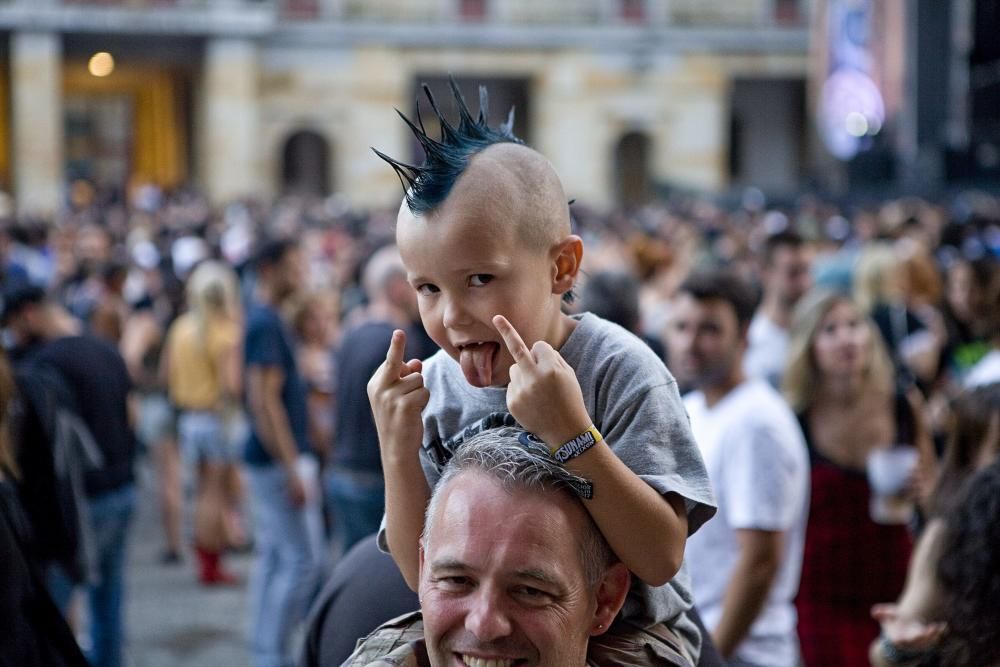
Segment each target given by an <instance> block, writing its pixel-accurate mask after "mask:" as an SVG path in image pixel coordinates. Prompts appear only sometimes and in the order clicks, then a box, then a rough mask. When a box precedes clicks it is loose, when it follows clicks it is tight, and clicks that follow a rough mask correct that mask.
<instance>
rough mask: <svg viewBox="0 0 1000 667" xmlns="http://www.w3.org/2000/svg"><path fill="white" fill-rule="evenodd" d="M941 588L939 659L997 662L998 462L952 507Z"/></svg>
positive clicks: (981, 666)
mask: <svg viewBox="0 0 1000 667" xmlns="http://www.w3.org/2000/svg"><path fill="white" fill-rule="evenodd" d="M938 577H939V578H940V580H941V584H942V586H943V588H944V590H945V591H946V594H945V604H944V615H943V618H944V620H945V621H946V622H947V624H948V630H947V632H946V633H945V635H944V637H943V638H942V640H941V644H940V646H939V651H938V654H939V656H940V664H942V665H949V666H954V667H987V666H988V665H996V664H1000V633H998V628H1000V604H998V602H997V601H998V600H1000V462H994V463H993V464H991V465H990V466H988V467H986V468H984V469H983V470H982V471H981V472H979V473H978V474H977V475H976V476H975V477H974V478H973V479H972V480H970V482H969V484H968V486H967V487H966V491H965V493H963V494H962V496H961V500H960V502H959V503H958V504H956V506H955V511H954V512H952V514H951V516H950V518H949V521H948V528H947V533H946V536H945V548H944V553H943V555H942V557H941V560H940V563H939V564H938Z"/></svg>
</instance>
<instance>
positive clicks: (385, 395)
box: [368, 329, 431, 461]
mask: <svg viewBox="0 0 1000 667" xmlns="http://www.w3.org/2000/svg"><path fill="white" fill-rule="evenodd" d="M405 351H406V334H405V333H404V332H403V331H402V330H400V329H397V330H395V331H393V332H392V340H391V341H390V342H389V351H388V353H387V354H386V357H385V361H384V362H383V363H382V365H381V366H379V367H378V370H376V371H375V374H374V375H372V377H371V380H369V381H368V400H369V401H370V402H371V404H372V414H373V416H374V417H375V428H376V430H377V431H378V440H379V445H380V446H381V448H382V458H383V461H386V460H387V457H388V460H390V461H392V460H407V459H410V458H414V460H415V456H416V453H417V452H418V451H419V450H420V446H421V443H422V441H423V437H424V422H423V419H422V418H421V412H422V411H423V409H424V408H425V407H427V402H428V401H429V400H430V397H431V394H430V391H428V389H427V387H425V386H424V377H423V375H421V374H420V371H421V370H422V368H423V365H422V364H421V362H420V360H419V359H411V360H410V361H405V362H404V361H403V354H404V352H405Z"/></svg>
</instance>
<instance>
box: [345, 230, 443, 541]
mask: <svg viewBox="0 0 1000 667" xmlns="http://www.w3.org/2000/svg"><path fill="white" fill-rule="evenodd" d="M362 283H363V286H364V289H365V292H366V294H367V296H368V306H367V307H366V308H365V311H364V313H363V314H362V316H361V318H360V320H359V321H358V322H357V323H356V324H354V325H353V326H352V327H351V328H350V329H348V330H347V332H346V333H345V334H344V336H343V338H342V339H341V343H340V348H339V349H338V351H337V353H336V354H337V361H336V364H335V367H336V396H337V408H336V414H335V426H334V433H335V436H334V437H335V438H336V442H335V444H334V447H333V455H332V465H331V467H330V469H329V470H328V471H327V473H326V476H325V487H326V496H327V500H328V501H329V503H330V505H331V506H332V507H333V510H334V523H335V526H336V528H335V530H336V531H337V537H338V539H339V541H340V547H341V548H342V549H343V551H344V552H346V551H348V550H349V549H350V548H351V547H352V546H353V545H354V544H355V543H356V542H358V541H359V540H361V539H362V538H364V537H365V536H367V535H371V534H372V533H375V532H377V531H378V527H379V522H380V521H381V520H382V514H383V512H384V511H385V480H384V478H383V475H382V459H381V453H380V450H379V444H378V433H376V431H375V422H374V421H373V420H372V410H371V405H370V404H369V402H368V391H367V385H368V380H369V379H370V378H371V376H372V375H373V374H374V373H375V369H377V368H378V367H379V365H380V364H381V363H382V362H383V361H385V351H386V349H388V347H389V340H390V339H391V338H392V332H393V330H394V329H407V328H413V327H414V326H415V325H414V322H415V321H416V320H417V319H418V315H417V299H416V292H415V291H414V290H413V288H412V287H411V286H410V285H409V283H407V281H406V269H405V268H404V267H403V263H402V260H400V258H399V251H397V250H396V247H395V246H386V247H384V248H382V249H381V250H379V251H377V252H376V253H375V254H374V255H372V257H371V259H369V260H368V264H367V265H366V266H365V270H364V275H363V278H362ZM424 339H426V336H424ZM407 340H420V337H419V336H416V337H411V336H409V335H407ZM434 349H435V348H434V346H433V343H431V344H430V345H429V346H428V345H425V346H423V348H422V349H418V348H417V347H412V349H411V350H410V351H411V353H413V354H414V356H416V357H417V358H421V359H423V358H425V357H427V356H430V355H431V354H433V352H434Z"/></svg>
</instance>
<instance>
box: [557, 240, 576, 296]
mask: <svg viewBox="0 0 1000 667" xmlns="http://www.w3.org/2000/svg"><path fill="white" fill-rule="evenodd" d="M552 254H553V259H554V264H553V278H552V293H553V294H565V293H566V292H568V291H570V290H571V289H573V285H574V284H575V283H576V276H577V274H578V273H580V264H581V263H582V262H583V239H581V238H580V237H579V236H577V235H576V234H570V235H569V236H567V237H566V238H564V239H563V240H562V241H559V243H557V244H555V245H554V246H553V247H552Z"/></svg>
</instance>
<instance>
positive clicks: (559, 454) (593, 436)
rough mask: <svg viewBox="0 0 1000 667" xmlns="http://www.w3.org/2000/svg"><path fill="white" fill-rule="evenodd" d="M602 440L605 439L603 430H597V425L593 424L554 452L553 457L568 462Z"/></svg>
mask: <svg viewBox="0 0 1000 667" xmlns="http://www.w3.org/2000/svg"><path fill="white" fill-rule="evenodd" d="M601 440H604V437H603V436H602V435H601V432H600V431H598V430H597V427H596V426H594V425H593V424H591V425H590V428H588V429H587V430H586V431H584V432H583V433H581V434H580V435H578V436H576V437H575V438H573V439H572V440H570V441H569V442H566V443H565V444H563V446H562V447H559V448H558V449H556V450H555V451H554V452H552V458H554V459H555V460H556V461H558V462H559V463H566V462H567V461H569V460H570V459H575V458H576V457H577V456H580V454H583V453H584V452H585V451H587V450H588V449H590V448H591V447H593V446H594V445H596V444H597V443H599V442H600V441H601Z"/></svg>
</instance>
